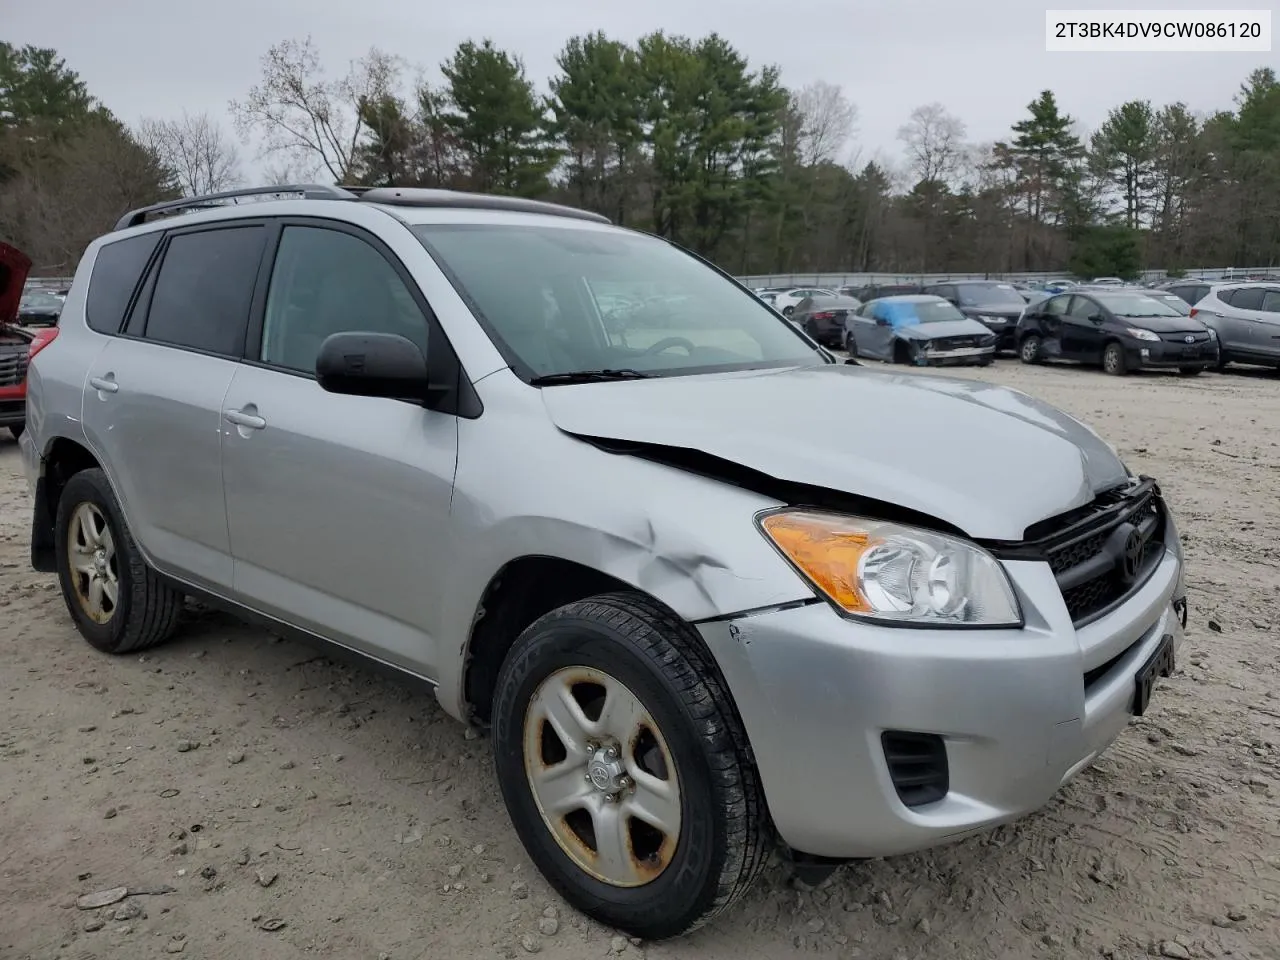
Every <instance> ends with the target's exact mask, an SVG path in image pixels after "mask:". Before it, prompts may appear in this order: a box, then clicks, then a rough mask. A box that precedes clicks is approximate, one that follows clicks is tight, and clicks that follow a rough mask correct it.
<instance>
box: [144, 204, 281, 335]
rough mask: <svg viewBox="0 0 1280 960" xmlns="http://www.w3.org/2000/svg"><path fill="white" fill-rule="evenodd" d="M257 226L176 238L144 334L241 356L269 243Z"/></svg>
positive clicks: (158, 280)
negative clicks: (254, 289) (258, 278)
mask: <svg viewBox="0 0 1280 960" xmlns="http://www.w3.org/2000/svg"><path fill="white" fill-rule="evenodd" d="M266 237H267V231H266V228H265V227H263V226H261V225H259V224H251V225H246V226H235V227H221V228H218V229H211V230H200V231H192V232H189V233H180V234H176V235H174V236H172V237H170V239H169V245H168V247H167V248H166V250H165V252H164V259H163V260H162V261H161V263H160V271H159V274H158V275H157V277H156V281H155V286H154V289H153V290H152V293H151V306H150V310H149V311H148V313H147V323H146V327H145V328H144V332H143V336H144V337H146V339H148V340H156V341H158V342H160V343H167V344H170V345H172V346H176V347H187V348H189V349H191V350H199V351H202V352H204V353H214V354H218V355H219V356H225V357H239V356H240V355H241V354H242V353H243V351H244V338H245V332H246V330H247V329H248V326H249V310H250V307H251V305H252V302H253V288H254V282H255V281H256V280H257V276H258V266H259V264H260V263H261V261H262V252H263V248H264V247H265V245H266Z"/></svg>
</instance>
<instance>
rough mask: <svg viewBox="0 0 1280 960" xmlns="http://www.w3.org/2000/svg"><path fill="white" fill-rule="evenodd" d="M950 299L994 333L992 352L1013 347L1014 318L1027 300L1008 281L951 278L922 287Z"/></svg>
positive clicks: (1015, 330)
mask: <svg viewBox="0 0 1280 960" xmlns="http://www.w3.org/2000/svg"><path fill="white" fill-rule="evenodd" d="M924 292H925V293H928V294H932V295H933V296H935V297H942V299H944V300H946V301H948V302H950V303H951V304H952V305H954V306H956V307H958V308H959V310H960V312H961V313H963V314H964V315H965V316H966V317H972V318H973V319H974V320H977V321H978V322H979V323H981V324H982V325H983V326H984V327H986V328H987V329H988V330H990V331H991V332H992V333H994V334H995V335H996V353H999V352H1000V351H1001V350H1009V351H1014V350H1016V349H1017V337H1016V334H1017V331H1018V318H1019V317H1020V316H1021V315H1022V311H1023V309H1024V308H1025V307H1026V305H1027V300H1026V299H1025V298H1024V297H1023V296H1022V294H1020V293H1019V292H1018V291H1017V290H1015V289H1014V287H1013V285H1012V284H1009V283H1004V282H1001V281H998V280H954V281H950V282H948V283H937V284H934V285H932V286H929V287H925V288H924Z"/></svg>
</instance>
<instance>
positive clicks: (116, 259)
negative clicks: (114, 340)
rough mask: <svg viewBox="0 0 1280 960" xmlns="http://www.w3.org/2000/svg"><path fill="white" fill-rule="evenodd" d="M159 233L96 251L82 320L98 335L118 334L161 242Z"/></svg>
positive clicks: (110, 245) (134, 238)
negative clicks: (130, 303)
mask: <svg viewBox="0 0 1280 960" xmlns="http://www.w3.org/2000/svg"><path fill="white" fill-rule="evenodd" d="M160 236H161V234H160V232H159V231H157V232H155V233H143V234H140V235H138V236H136V237H127V238H125V239H124V240H114V241H112V242H111V243H108V244H104V245H103V246H102V247H101V248H100V249H99V250H98V256H97V257H96V258H95V259H94V261H93V272H92V273H90V274H89V290H88V293H86V294H85V304H84V314H85V321H86V322H87V323H88V324H89V328H90V329H91V330H96V331H97V332H98V333H107V334H115V333H119V332H120V325H121V324H122V323H123V322H124V315H125V311H127V310H128V309H129V301H130V300H132V299H133V294H134V291H135V290H136V289H137V287H138V281H139V280H141V279H142V273H143V271H144V270H146V268H147V264H148V263H149V262H150V260H151V255H152V254H153V253H155V249H156V247H157V246H158V245H159V243H160Z"/></svg>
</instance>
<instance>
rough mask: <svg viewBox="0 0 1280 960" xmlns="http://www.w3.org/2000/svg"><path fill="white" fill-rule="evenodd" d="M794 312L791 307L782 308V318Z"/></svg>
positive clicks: (793, 308)
mask: <svg viewBox="0 0 1280 960" xmlns="http://www.w3.org/2000/svg"><path fill="white" fill-rule="evenodd" d="M795 312H796V308H795V307H793V306H785V307H783V308H782V315H783V316H784V317H789V316H791V315H792V314H793V313H795Z"/></svg>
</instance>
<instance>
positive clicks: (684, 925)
mask: <svg viewBox="0 0 1280 960" xmlns="http://www.w3.org/2000/svg"><path fill="white" fill-rule="evenodd" d="M575 667H577V668H587V669H591V670H598V671H603V672H606V673H607V674H608V675H609V676H610V677H611V678H614V679H616V680H617V681H618V682H620V683H622V684H624V685H625V686H626V687H627V688H628V689H629V690H631V691H633V692H634V695H635V696H636V698H637V699H638V700H639V701H640V702H641V704H642V705H643V707H644V709H645V710H646V711H647V712H648V714H649V715H650V716H651V717H652V718H653V720H654V723H655V724H657V725H658V727H659V728H660V729H661V731H662V736H663V738H664V740H665V741H666V744H667V747H668V748H669V751H670V755H671V757H672V760H673V763H674V766H675V776H676V779H677V782H678V784H679V792H680V811H681V828H680V831H679V835H678V837H677V839H676V843H675V849H674V852H673V853H672V854H671V859H670V860H669V861H668V863H667V864H666V866H665V867H664V868H662V869H661V871H660V872H659V873H657V875H656V876H655V877H654V878H653V879H651V880H648V881H647V882H645V883H643V884H642V885H639V886H631V887H622V886H615V885H613V884H610V883H606V882H604V881H603V880H600V879H597V878H596V877H594V876H592V875H590V874H589V873H587V872H586V871H585V870H584V869H583V868H582V867H581V866H579V865H578V864H577V863H576V862H575V861H574V860H573V859H571V858H570V856H569V855H568V854H567V853H566V852H565V851H564V849H563V848H562V847H561V844H560V841H559V840H558V839H557V838H556V836H555V835H554V834H553V833H552V832H551V829H550V828H549V826H548V825H547V823H546V822H545V821H544V819H543V815H542V813H541V812H540V809H539V807H538V804H537V801H536V800H535V797H534V793H533V789H532V788H531V786H530V781H529V776H528V774H527V772H526V768H525V760H526V758H525V749H524V742H525V732H524V724H525V717H526V713H527V711H528V709H529V705H530V703H531V702H532V700H533V698H534V695H535V693H536V691H537V690H538V688H539V686H540V684H542V682H543V681H544V680H546V679H547V678H549V677H551V676H552V675H553V674H555V673H556V672H557V671H559V670H562V669H565V668H575ZM493 739H494V758H495V764H496V768H497V775H498V783H499V784H500V786H501V789H502V793H503V798H504V800H505V801H506V805H507V810H508V813H509V814H510V816H511V820H512V822H513V824H514V825H515V828H516V832H517V833H518V834H519V836H520V840H521V842H522V843H523V844H524V847H525V850H526V851H528V854H529V856H530V857H531V858H532V860H533V862H534V863H535V865H536V866H537V867H538V869H539V870H540V871H541V872H542V874H543V875H544V876H545V877H546V878H547V880H548V881H549V882H550V883H551V884H552V886H554V887H555V888H556V889H557V890H558V891H559V892H560V893H561V895H562V896H563V897H564V898H565V899H566V900H567V901H568V902H569V903H571V904H572V905H573V906H574V907H576V908H577V909H579V910H581V911H582V912H583V913H585V914H587V915H588V916H591V917H593V918H594V919H596V920H597V921H599V922H601V923H604V924H606V925H608V926H611V927H616V928H619V929H621V930H625V931H626V932H628V933H630V934H632V935H633V936H638V937H643V938H645V939H647V940H658V939H664V938H667V937H673V936H678V935H680V934H682V933H685V932H687V931H689V930H692V929H694V928H695V927H698V926H701V925H702V924H703V923H705V922H706V921H708V920H710V919H711V918H712V917H714V916H716V915H717V914H719V913H721V912H722V911H724V910H725V909H726V908H727V907H729V905H730V904H732V903H733V902H734V901H735V900H737V899H738V898H739V897H740V896H741V895H742V894H743V893H745V892H746V890H747V889H748V888H749V887H750V885H751V883H752V882H753V881H754V879H755V877H756V875H757V874H758V873H759V870H760V868H761V866H762V865H763V864H764V862H765V860H766V857H767V854H768V851H769V848H770V844H769V840H770V836H771V827H770V826H769V822H768V815H767V813H766V807H765V803H764V797H763V794H762V791H761V787H760V783H759V778H758V775H757V773H756V769H755V765H754V763H753V761H752V759H751V754H750V747H749V745H748V742H747V737H746V733H745V732H744V730H743V727H742V721H741V720H740V718H739V717H738V714H737V710H736V709H735V708H734V706H733V702H732V700H731V698H730V696H729V693H728V690H727V688H726V686H725V683H724V681H723V679H722V678H721V675H720V672H719V669H718V667H717V666H716V664H715V661H714V660H713V659H712V658H711V655H710V654H709V653H708V652H707V650H706V649H705V648H704V647H703V646H702V644H701V641H700V640H699V638H698V636H697V634H695V633H694V632H693V630H691V629H690V628H689V626H688V625H687V624H685V623H684V622H683V621H682V620H680V618H679V617H677V616H676V615H675V614H673V613H672V612H671V611H669V610H667V609H666V608H664V607H662V606H661V605H659V604H657V603H655V602H654V601H653V600H651V599H649V598H647V597H645V596H642V595H640V594H633V593H616V594H605V595H601V596H597V597H593V598H590V599H587V600H583V601H580V602H577V603H571V604H568V605H566V606H563V607H560V608H559V609H558V610H553V611H552V612H551V613H549V614H547V615H546V616H544V617H542V618H541V619H539V620H538V621H537V622H535V623H534V624H533V625H531V626H530V627H529V628H528V629H527V630H525V631H524V633H522V634H521V635H520V637H519V638H518V639H517V640H516V642H515V645H514V646H513V647H512V648H511V651H510V652H509V653H508V654H507V657H506V660H505V661H504V662H503V665H502V668H501V671H500V672H499V675H498V682H497V691H496V696H495V700H494V712H493ZM540 760H542V758H540ZM542 762H545V760H543V761H542ZM566 819H567V818H566Z"/></svg>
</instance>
